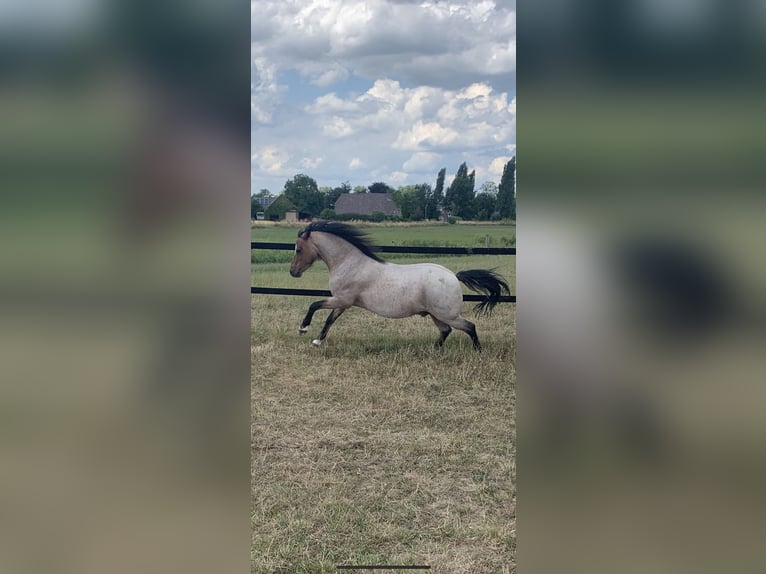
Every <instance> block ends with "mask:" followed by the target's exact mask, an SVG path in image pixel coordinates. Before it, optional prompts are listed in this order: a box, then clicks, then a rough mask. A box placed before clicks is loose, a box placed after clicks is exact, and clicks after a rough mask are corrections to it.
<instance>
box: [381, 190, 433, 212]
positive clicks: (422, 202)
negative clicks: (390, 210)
mask: <svg viewBox="0 0 766 574" xmlns="http://www.w3.org/2000/svg"><path fill="white" fill-rule="evenodd" d="M391 195H392V197H393V198H394V202H396V206H397V207H398V208H399V211H400V212H401V214H402V219H405V220H408V221H420V220H422V219H424V218H425V210H426V206H427V202H428V200H429V198H430V197H431V195H432V192H431V186H430V184H427V183H419V184H417V185H403V186H402V187H400V188H399V189H397V190H396V191H394V192H393V193H392V194H391Z"/></svg>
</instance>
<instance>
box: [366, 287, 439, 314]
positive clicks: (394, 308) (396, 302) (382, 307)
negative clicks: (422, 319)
mask: <svg viewBox="0 0 766 574" xmlns="http://www.w3.org/2000/svg"><path fill="white" fill-rule="evenodd" d="M356 304H357V306H359V307H362V308H363V309H367V310H368V311H372V312H373V313H377V314H378V315H380V316H382V317H388V318H389V319H401V318H402V317H410V316H411V315H415V314H417V313H420V312H421V311H424V310H425V309H423V306H422V305H421V304H419V303H415V302H414V301H412V300H411V296H410V298H407V297H404V296H401V295H400V296H398V297H397V295H396V292H394V294H391V295H382V294H381V295H369V294H367V295H365V296H363V297H360V299H359V300H358V301H357V303H356Z"/></svg>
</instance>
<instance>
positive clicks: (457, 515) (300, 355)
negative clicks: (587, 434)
mask: <svg viewBox="0 0 766 574" xmlns="http://www.w3.org/2000/svg"><path fill="white" fill-rule="evenodd" d="M479 227H480V226H473V225H470V226H469V225H466V226H463V225H450V226H444V225H439V226H426V225H418V226H368V227H367V231H368V232H370V235H372V236H373V238H374V239H375V242H376V243H379V244H389V245H390V244H398V245H418V244H420V245H424V244H425V245H454V246H459V245H475V246H479V245H481V246H483V245H484V244H485V243H484V242H485V235H486V234H488V233H491V234H492V235H491V237H492V238H494V239H495V241H497V242H499V241H501V240H500V238H501V237H506V238H512V237H514V235H515V228H514V227H513V226H500V225H487V226H481V227H486V228H487V229H486V230H485V229H478V228H479ZM299 228H300V226H293V227H276V226H263V227H257V228H254V229H253V234H252V236H253V240H254V241H275V242H292V241H294V240H295V236H296V235H297V232H298V229H299ZM453 232H454V235H452V234H453ZM477 237H480V241H481V243H478V244H477V243H475V241H476V240H477V239H476V238H477ZM385 242H388V243H385ZM391 242H396V243H391ZM419 242H420V243H419ZM502 245H503V244H502V243H494V244H493V246H502ZM256 253H258V252H256V251H254V252H253V254H256ZM264 253H272V254H276V255H279V256H287V258H286V260H287V261H288V262H289V260H290V258H291V256H292V253H291V252H281V253H280V252H264ZM385 258H386V259H388V260H392V261H396V260H397V259H405V258H406V260H405V261H401V262H405V263H409V262H416V261H433V262H436V263H440V264H442V265H444V266H445V267H448V268H449V269H451V270H453V271H459V270H461V269H472V268H492V267H496V268H497V271H498V272H499V273H501V274H502V275H504V276H505V277H506V278H507V279H508V280H509V283H510V284H511V285H513V284H514V283H515V280H514V279H515V275H514V268H515V258H514V257H510V256H475V255H470V256H438V257H437V256H434V257H430V258H429V256H423V255H417V256H415V255H404V256H403V255H397V254H386V256H385ZM264 259H266V260H265V261H262V262H256V263H254V264H253V265H252V284H253V285H258V286H273V287H296V288H313V289H326V288H327V276H328V273H327V269H326V267H325V266H324V264H322V263H321V262H317V263H316V264H315V265H314V266H313V267H312V268H311V269H310V270H309V271H307V272H306V273H305V274H304V276H303V277H302V278H300V279H294V278H292V277H290V275H289V273H288V264H287V263H286V262H284V261H279V260H276V261H269V258H268V257H265V258H264ZM466 292H468V291H466ZM512 292H513V288H512ZM313 300H314V299H313V298H311V297H283V296H273V295H269V296H253V297H252V298H251V306H252V307H251V311H252V314H251V317H252V319H251V321H252V330H251V361H252V400H251V403H252V405H251V406H252V415H253V417H252V436H251V445H252V495H253V500H252V536H253V539H252V549H251V570H252V572H254V573H255V572H257V573H275V572H279V573H284V574H287V573H296V574H300V573H324V572H327V573H330V572H335V571H336V570H335V567H336V565H339V564H429V565H430V566H431V568H432V570H431V571H435V572H440V573H445V574H458V573H460V574H462V573H465V572H471V573H485V572H486V573H503V572H512V571H515V566H514V550H515V424H514V412H515V409H514V404H515V388H514V387H515V385H514V383H515V364H514V363H515V359H514V357H515V341H516V338H515V308H514V305H513V304H508V303H505V304H500V305H498V307H497V308H496V309H495V312H494V313H493V315H492V316H491V317H474V315H473V313H472V312H471V311H470V309H471V307H472V305H473V304H471V303H465V304H464V308H465V310H464V315H465V316H466V317H468V318H470V320H471V321H474V322H475V323H476V328H477V331H478V335H479V338H480V339H481V342H482V345H483V346H484V351H483V352H482V353H481V354H478V353H475V352H474V351H473V349H472V347H471V341H470V339H469V338H468V337H467V336H466V335H465V334H464V333H459V332H455V333H453V334H452V335H451V336H450V337H449V339H448V340H447V342H446V343H445V346H444V348H443V349H441V350H437V349H435V348H434V347H433V343H434V342H435V341H436V340H437V339H438V331H437V330H436V328H435V327H434V325H433V323H432V322H431V320H430V319H429V318H427V317H418V316H416V317H411V318H407V319H384V318H381V317H378V316H376V315H373V314H372V313H369V312H368V311H365V310H362V309H358V308H352V309H350V310H349V311H347V312H346V313H345V314H344V315H343V316H342V317H340V318H339V319H338V321H337V322H336V324H335V326H334V327H333V329H332V330H331V331H330V333H329V335H328V337H327V340H326V341H325V343H324V345H323V346H322V347H320V348H314V347H312V345H311V339H312V338H314V337H315V336H316V334H317V333H318V332H319V330H320V329H321V326H322V323H323V322H324V319H325V317H326V315H327V313H328V312H327V311H320V312H318V313H317V315H316V317H315V318H314V322H313V323H312V325H311V328H310V330H309V333H308V334H306V335H302V336H301V335H298V325H299V323H300V321H301V319H302V318H303V315H304V314H305V312H306V309H307V308H308V305H309V303H311V302H312V301H313Z"/></svg>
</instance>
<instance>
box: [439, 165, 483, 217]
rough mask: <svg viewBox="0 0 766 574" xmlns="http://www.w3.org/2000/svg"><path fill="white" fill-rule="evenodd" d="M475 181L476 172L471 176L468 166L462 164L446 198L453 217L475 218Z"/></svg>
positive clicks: (445, 200)
mask: <svg viewBox="0 0 766 574" xmlns="http://www.w3.org/2000/svg"><path fill="white" fill-rule="evenodd" d="M475 179H476V171H475V170H474V171H472V172H471V173H470V175H469V174H468V166H467V165H466V163H465V162H463V163H461V164H460V167H459V168H458V170H457V173H456V174H455V179H453V180H452V184H451V185H450V186H449V189H447V193H446V194H445V196H444V202H445V204H446V205H447V207H448V209H449V210H450V214H451V215H453V216H457V217H462V218H463V219H471V218H473V207H474V206H473V200H474V189H473V186H474V181H475Z"/></svg>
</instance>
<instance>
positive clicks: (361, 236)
mask: <svg viewBox="0 0 766 574" xmlns="http://www.w3.org/2000/svg"><path fill="white" fill-rule="evenodd" d="M312 231H321V232H322V233H331V234H333V235H336V236H337V237H340V238H341V239H345V240H346V241H348V242H349V243H350V244H351V245H353V246H354V247H356V248H357V249H358V250H359V251H361V252H362V253H364V254H365V255H366V256H367V257H369V258H371V259H374V260H375V261H380V262H381V263H384V260H383V259H381V258H380V257H378V256H377V255H375V246H374V245H373V244H372V241H371V240H370V237H369V236H368V235H367V234H366V233H364V232H363V231H361V230H360V229H359V228H358V227H354V226H353V225H349V224H348V223H340V222H339V221H314V222H313V223H310V224H309V225H307V226H306V227H304V228H303V229H301V231H300V233H298V237H303V238H307V237H308V236H309V235H310V234H311V232H312Z"/></svg>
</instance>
